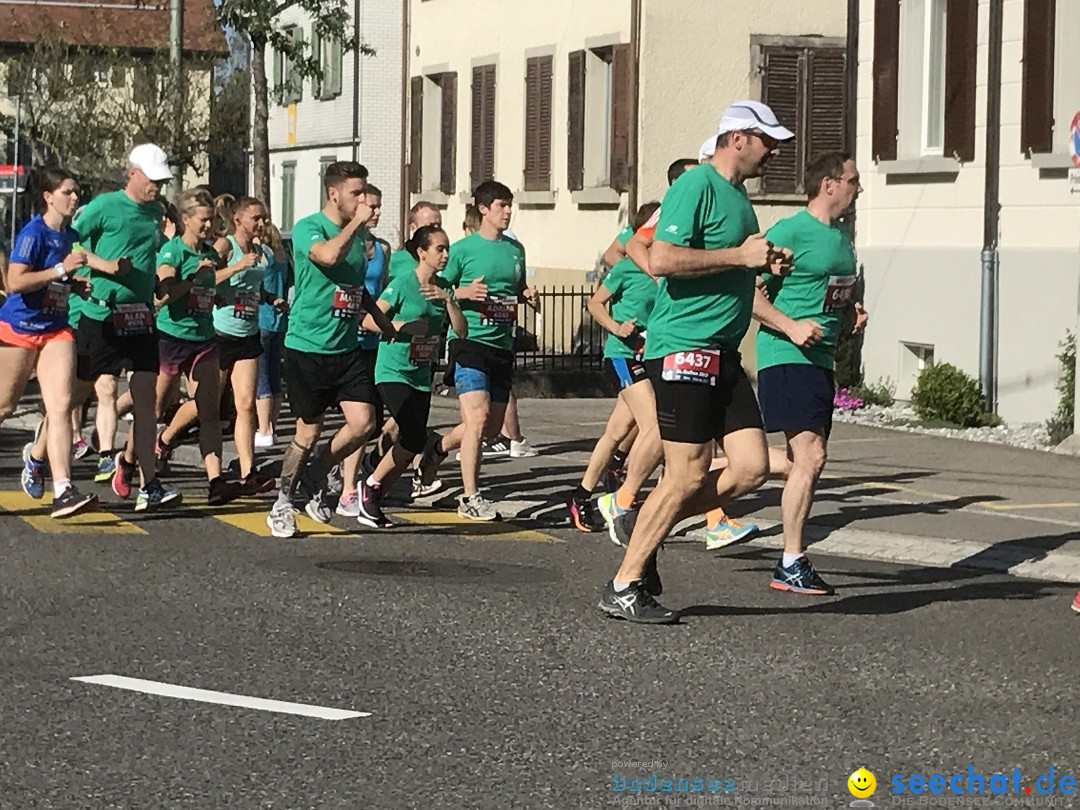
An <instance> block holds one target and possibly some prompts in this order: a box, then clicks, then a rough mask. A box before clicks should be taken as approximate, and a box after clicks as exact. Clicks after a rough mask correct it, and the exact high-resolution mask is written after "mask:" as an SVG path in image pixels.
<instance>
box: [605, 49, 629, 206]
mask: <svg viewBox="0 0 1080 810" xmlns="http://www.w3.org/2000/svg"><path fill="white" fill-rule="evenodd" d="M633 93H634V65H633V54H632V53H631V51H630V46H629V45H616V46H615V47H614V48H613V49H612V52H611V168H610V175H609V176H610V178H611V181H610V182H611V187H612V188H613V189H615V190H616V191H629V190H630V134H631V131H632V129H633V121H631V120H630V115H631V113H632V112H633V110H634V98H633Z"/></svg>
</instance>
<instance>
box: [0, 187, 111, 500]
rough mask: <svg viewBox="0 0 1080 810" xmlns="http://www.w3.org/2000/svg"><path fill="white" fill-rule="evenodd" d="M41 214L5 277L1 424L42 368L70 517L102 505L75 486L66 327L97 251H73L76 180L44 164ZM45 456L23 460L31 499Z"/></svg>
mask: <svg viewBox="0 0 1080 810" xmlns="http://www.w3.org/2000/svg"><path fill="white" fill-rule="evenodd" d="M34 180H35V182H34V185H35V197H37V199H38V204H39V210H40V213H38V214H37V215H35V216H34V217H33V219H31V220H30V222H28V223H27V224H26V225H25V226H24V227H23V229H22V230H21V231H20V232H19V234H18V236H17V237H16V239H15V245H14V246H13V248H12V251H11V256H10V265H9V268H8V274H7V278H6V282H7V286H8V292H9V295H8V297H7V298H6V299H5V300H4V303H3V305H2V306H0V422H3V420H4V419H6V418H7V417H9V416H11V415H12V414H13V413H14V412H15V408H16V406H17V405H18V403H19V399H20V398H21V397H22V394H23V391H24V390H25V389H26V383H27V381H28V380H29V379H30V374H31V373H32V372H33V371H34V369H35V367H36V369H37V378H38V383H39V384H40V386H41V396H42V399H43V400H44V403H45V414H46V418H47V420H48V430H47V431H46V440H47V442H48V451H49V466H50V467H51V472H52V476H53V503H52V510H51V511H52V516H53V517H55V518H62V517H67V516H69V515H73V514H75V513H76V512H79V511H82V510H84V509H87V508H90V507H92V506H93V505H94V504H96V503H97V497H96V496H94V495H89V494H87V495H84V494H82V493H80V492H79V491H78V489H76V487H75V485H74V484H72V483H71V436H72V431H71V396H72V390H73V388H74V384H75V336H74V334H73V333H72V331H71V327H70V326H69V325H68V296H69V294H70V293H71V292H72V291H73V290H74V291H77V292H79V294H81V295H87V294H89V284H88V283H87V280H86V279H85V278H84V277H76V276H75V271H76V270H78V269H80V268H82V267H85V266H87V264H91V265H93V266H95V267H103V266H104V263H103V262H101V260H100V259H98V258H97V257H96V256H91V255H90V254H88V253H87V252H86V251H84V250H74V249H73V246H74V245H75V244H76V242H77V241H78V239H79V235H78V233H77V232H76V231H75V230H74V229H73V228H72V227H71V217H72V214H74V213H75V208H76V206H77V205H78V202H79V195H78V192H77V190H76V187H75V180H74V178H73V177H72V176H71V175H70V174H69V173H68V172H66V171H64V170H63V169H42V170H39V171H38V172H37V174H36V176H35V179H34ZM45 465H46V462H45V460H44V459H37V458H34V457H33V455H30V457H29V458H28V459H27V460H26V465H25V468H24V469H23V473H22V479H21V480H22V487H23V490H24V491H25V492H26V494H27V495H29V496H30V497H32V498H41V497H43V496H44V494H45Z"/></svg>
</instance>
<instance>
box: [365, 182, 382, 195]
mask: <svg viewBox="0 0 1080 810" xmlns="http://www.w3.org/2000/svg"><path fill="white" fill-rule="evenodd" d="M364 194H370V195H372V196H373V197H382V189H381V188H379V187H378V186H373V185H372V184H371V183H368V184H367V185H366V186H364Z"/></svg>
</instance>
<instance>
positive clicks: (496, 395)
mask: <svg viewBox="0 0 1080 810" xmlns="http://www.w3.org/2000/svg"><path fill="white" fill-rule="evenodd" d="M454 387H455V388H456V389H457V392H458V395H461V394H468V393H471V392H472V391H486V392H487V393H489V394H490V395H491V401H492V402H499V403H503V404H506V403H507V402H509V401H510V389H509V388H503V387H501V386H500V385H499V384H498V383H496V382H495V381H494V380H492V379H491V375H489V374H488V373H487V372H485V371H481V370H480V369H478V368H469V367H468V366H458V367H457V370H456V371H455V372H454Z"/></svg>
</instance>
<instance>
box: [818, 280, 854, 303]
mask: <svg viewBox="0 0 1080 810" xmlns="http://www.w3.org/2000/svg"><path fill="white" fill-rule="evenodd" d="M854 293H855V276H854V275H850V276H829V286H828V287H827V288H826V290H825V306H824V308H823V311H825V312H842V311H843V310H845V309H847V308H848V307H849V306H851V297H852V295H854Z"/></svg>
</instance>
